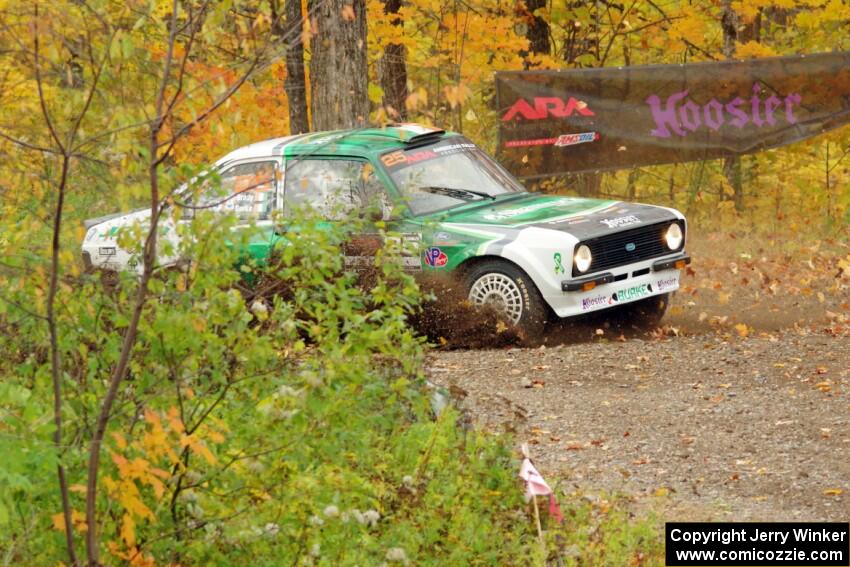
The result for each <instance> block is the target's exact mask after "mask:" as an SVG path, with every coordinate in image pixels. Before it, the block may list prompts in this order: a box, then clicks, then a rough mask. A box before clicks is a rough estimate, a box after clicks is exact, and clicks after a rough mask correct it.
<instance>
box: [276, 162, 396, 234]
mask: <svg viewBox="0 0 850 567" xmlns="http://www.w3.org/2000/svg"><path fill="white" fill-rule="evenodd" d="M283 196H284V201H285V203H286V208H287V210H289V209H292V208H298V207H301V206H305V205H308V206H311V207H313V208H315V209H317V210H318V211H320V212H321V213H322V214H324V215H325V217H326V218H328V219H331V220H341V219H343V218H345V217H347V216H349V215H351V214H352V213H353V212H355V211H359V210H364V209H366V208H367V207H370V206H373V207H376V208H378V209H379V210H380V211H381V212H382V213H383V215H384V216H385V217H386V216H387V211H388V210H390V209H391V208H392V206H391V203H390V201H389V199H388V197H387V194H386V191H385V190H384V186H383V184H382V183H381V181H380V179H378V177H377V175H376V174H375V168H374V167H373V166H372V165H371V164H370V163H368V162H365V161H358V160H342V159H334V160H331V159H317V158H307V159H301V158H296V159H293V160H292V161H290V162H288V163H287V166H286V182H285V188H284V194H283Z"/></svg>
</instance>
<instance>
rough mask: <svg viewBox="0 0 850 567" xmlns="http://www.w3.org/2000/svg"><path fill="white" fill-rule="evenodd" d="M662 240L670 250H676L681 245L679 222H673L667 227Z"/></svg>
mask: <svg viewBox="0 0 850 567" xmlns="http://www.w3.org/2000/svg"><path fill="white" fill-rule="evenodd" d="M664 240H666V241H667V247H668V248H670V250H677V249H678V248H679V246H681V245H682V227H680V226H679V223H677V222H674V223H673V224H671V225H670V226H669V227H667V233H666V234H665V235H664Z"/></svg>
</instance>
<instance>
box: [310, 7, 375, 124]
mask: <svg viewBox="0 0 850 567" xmlns="http://www.w3.org/2000/svg"><path fill="white" fill-rule="evenodd" d="M348 1H349V2H351V3H347V2H346V1H345V0H327V1H321V2H320V1H318V0H311V8H310V9H311V11H312V12H313V13H314V14H315V19H316V27H317V30H316V34H315V35H314V36H313V38H312V41H311V42H310V45H311V51H312V52H311V60H310V88H311V96H310V98H311V101H310V106H311V108H312V111H313V113H312V114H313V129H314V130H334V129H338V128H356V127H360V126H364V125H365V124H366V121H367V120H368V118H369V96H368V92H367V86H368V68H367V66H366V4H365V0H348Z"/></svg>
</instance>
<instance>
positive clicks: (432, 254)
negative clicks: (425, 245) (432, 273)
mask: <svg viewBox="0 0 850 567" xmlns="http://www.w3.org/2000/svg"><path fill="white" fill-rule="evenodd" d="M448 261H449V257H448V256H446V253H445V252H443V251H442V250H440V249H439V248H437V247H436V246H432V247H431V248H429V249H428V250H426V251H425V263H426V264H428V265H429V266H431V267H432V268H442V267H443V266H445V265H446V263H448Z"/></svg>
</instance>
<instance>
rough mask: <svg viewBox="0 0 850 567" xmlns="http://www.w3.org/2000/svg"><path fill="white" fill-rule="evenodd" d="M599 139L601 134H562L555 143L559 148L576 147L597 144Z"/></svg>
mask: <svg viewBox="0 0 850 567" xmlns="http://www.w3.org/2000/svg"><path fill="white" fill-rule="evenodd" d="M598 139H599V132H582V133H580V134H561V135H560V136H558V139H557V141H555V145H556V146H558V147H561V146H575V145H576V144H586V143H588V142H595V141H596V140H598Z"/></svg>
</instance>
